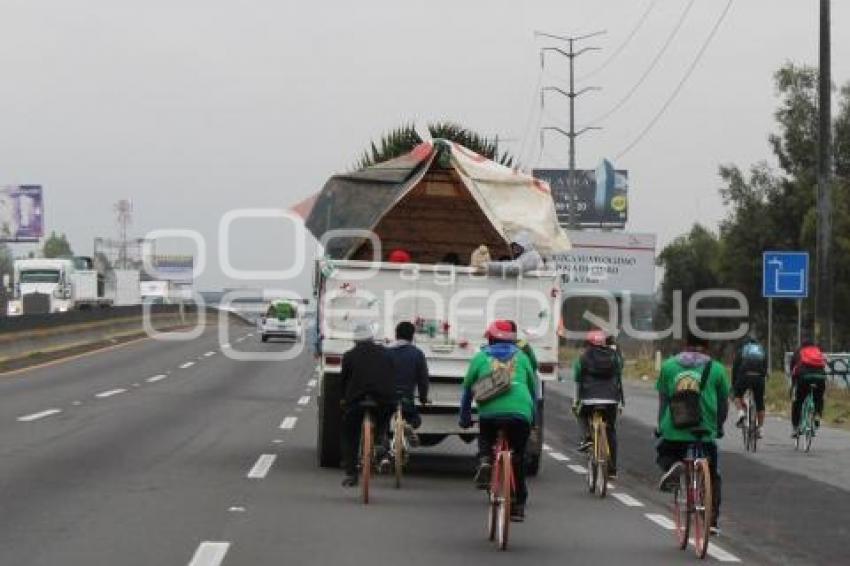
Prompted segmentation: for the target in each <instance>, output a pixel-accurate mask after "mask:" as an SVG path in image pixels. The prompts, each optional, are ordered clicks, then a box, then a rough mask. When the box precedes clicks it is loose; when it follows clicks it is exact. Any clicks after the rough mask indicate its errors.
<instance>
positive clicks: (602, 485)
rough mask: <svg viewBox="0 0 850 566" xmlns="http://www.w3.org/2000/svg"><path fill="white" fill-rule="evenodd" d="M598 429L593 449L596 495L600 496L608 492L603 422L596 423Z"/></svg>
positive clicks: (606, 443) (606, 448)
mask: <svg viewBox="0 0 850 566" xmlns="http://www.w3.org/2000/svg"><path fill="white" fill-rule="evenodd" d="M597 427H598V429H599V430H598V431H597V434H596V442H595V443H594V444H595V446H594V449H595V450H596V452H597V454H596V495H598V496H599V497H600V498H603V497H605V495H607V493H608V455H607V452H608V434H607V432H606V431H605V423H604V422H599V423H597Z"/></svg>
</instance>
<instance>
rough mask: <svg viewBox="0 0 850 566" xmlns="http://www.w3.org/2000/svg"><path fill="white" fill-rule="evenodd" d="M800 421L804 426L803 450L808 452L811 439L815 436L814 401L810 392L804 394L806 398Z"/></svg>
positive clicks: (810, 446)
mask: <svg viewBox="0 0 850 566" xmlns="http://www.w3.org/2000/svg"><path fill="white" fill-rule="evenodd" d="M801 422H802V423H803V426H804V427H805V441H804V444H803V450H804V451H805V452H809V451H810V450H811V449H812V439H813V438H814V436H815V402H814V399H813V398H812V394H811V393H809V394H808V396H806V400H805V401H804V402H803V418H802V420H801Z"/></svg>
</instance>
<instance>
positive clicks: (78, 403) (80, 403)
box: [71, 401, 83, 407]
mask: <svg viewBox="0 0 850 566" xmlns="http://www.w3.org/2000/svg"><path fill="white" fill-rule="evenodd" d="M71 404H72V405H73V406H75V407H79V406H80V405H82V404H83V402H82V401H74V402H73V403H71Z"/></svg>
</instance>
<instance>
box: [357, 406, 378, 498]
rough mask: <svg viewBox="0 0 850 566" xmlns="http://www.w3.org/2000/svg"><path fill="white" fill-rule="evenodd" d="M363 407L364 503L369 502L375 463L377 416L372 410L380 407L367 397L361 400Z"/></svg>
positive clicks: (361, 447)
mask: <svg viewBox="0 0 850 566" xmlns="http://www.w3.org/2000/svg"><path fill="white" fill-rule="evenodd" d="M360 406H361V407H362V408H363V424H362V427H363V428H362V431H361V433H360V486H361V488H360V489H361V496H362V498H363V504H364V505H368V504H369V480H370V479H371V477H372V468H373V467H374V463H375V418H374V416H373V415H372V411H373V410H375V409H377V408H378V403H377V402H375V400H373V399H370V398H366V399H364V400H363V401H361V402H360Z"/></svg>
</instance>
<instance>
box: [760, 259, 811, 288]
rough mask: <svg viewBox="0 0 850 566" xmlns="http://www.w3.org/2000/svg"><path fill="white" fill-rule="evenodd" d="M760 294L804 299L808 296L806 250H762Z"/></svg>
mask: <svg viewBox="0 0 850 566" xmlns="http://www.w3.org/2000/svg"><path fill="white" fill-rule="evenodd" d="M761 289H762V296H763V297H765V298H782V299H805V298H806V297H808V296H809V254H808V252H764V254H763V255H762V287H761Z"/></svg>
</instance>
